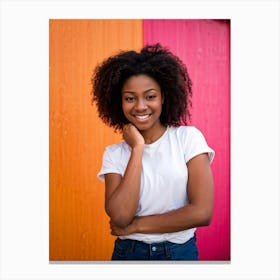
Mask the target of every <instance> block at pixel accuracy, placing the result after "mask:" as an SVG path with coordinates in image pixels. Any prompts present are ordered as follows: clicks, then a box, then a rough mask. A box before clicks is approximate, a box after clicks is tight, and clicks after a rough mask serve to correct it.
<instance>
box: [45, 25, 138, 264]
mask: <svg viewBox="0 0 280 280" xmlns="http://www.w3.org/2000/svg"><path fill="white" fill-rule="evenodd" d="M49 31H50V32H49V34H50V38H49V39H50V41H49V43H50V45H49V49H50V53H49V55H50V71H49V77H50V103H49V106H50V110H49V120H50V128H49V132H50V136H49V137H50V138H49V141H50V151H49V153H50V170H49V172H50V178H49V179H50V191H49V194H50V196H49V199H50V204H49V206H50V208H49V214H50V215H49V218H50V232H49V233H50V255H49V258H50V260H109V259H110V257H111V252H112V248H113V241H114V239H115V237H113V236H111V235H110V229H109V219H108V217H107V216H106V214H105V211H104V185H103V184H102V183H101V182H100V181H99V180H98V179H97V178H96V174H97V172H98V171H99V168H100V166H101V160H102V154H103V151H104V148H105V146H107V145H109V144H111V143H114V142H118V141H120V139H121V137H120V135H118V134H115V133H114V132H113V130H112V129H111V128H108V127H106V126H105V125H104V124H103V123H102V122H101V121H100V120H99V118H98V116H97V112H96V108H95V106H92V105H91V101H90V90H91V89H90V79H91V75H92V70H93V68H94V67H95V66H96V64H97V63H99V62H101V61H102V60H103V59H104V58H105V57H107V56H109V55H112V54H114V53H116V52H118V51H119V50H120V49H124V50H125V49H136V50H139V49H140V48H141V47H142V45H143V39H142V34H143V31H142V21H141V20H50V22H49Z"/></svg>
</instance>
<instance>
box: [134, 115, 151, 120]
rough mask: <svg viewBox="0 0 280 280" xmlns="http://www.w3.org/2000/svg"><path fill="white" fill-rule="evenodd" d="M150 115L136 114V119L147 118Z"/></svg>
mask: <svg viewBox="0 0 280 280" xmlns="http://www.w3.org/2000/svg"><path fill="white" fill-rule="evenodd" d="M149 116H150V115H141V116H135V117H136V119H139V120H145V119H147V118H148V117H149Z"/></svg>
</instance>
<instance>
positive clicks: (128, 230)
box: [110, 218, 137, 236]
mask: <svg viewBox="0 0 280 280" xmlns="http://www.w3.org/2000/svg"><path fill="white" fill-rule="evenodd" d="M136 219H137V218H135V219H134V220H133V221H132V223H131V224H129V225H128V226H127V227H125V228H120V227H118V226H117V225H116V224H115V223H114V222H113V221H112V220H110V228H111V234H112V235H116V236H124V235H129V234H132V233H135V230H136V227H135V221H136Z"/></svg>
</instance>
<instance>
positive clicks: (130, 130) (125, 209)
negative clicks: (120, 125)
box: [105, 124, 145, 228]
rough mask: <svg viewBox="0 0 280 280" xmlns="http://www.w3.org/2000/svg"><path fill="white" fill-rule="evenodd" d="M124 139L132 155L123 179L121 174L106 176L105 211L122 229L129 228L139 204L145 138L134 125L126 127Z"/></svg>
mask: <svg viewBox="0 0 280 280" xmlns="http://www.w3.org/2000/svg"><path fill="white" fill-rule="evenodd" d="M123 138H124V140H125V141H126V142H127V144H129V145H130V147H131V155H130V159H129V161H128V164H127V167H126V171H125V174H124V176H123V177H121V175H119V174H115V173H108V174H106V175H105V187H106V191H105V210H106V212H107V214H108V215H109V216H110V218H111V220H112V221H113V222H114V224H116V225H117V226H118V227H120V228H124V227H126V226H128V225H129V224H130V223H131V222H132V220H133V218H134V216H135V213H136V210H137V207H138V203H139V190H140V178H141V169H142V155H143V151H144V143H145V142H144V138H143V137H142V135H141V134H140V133H139V131H138V130H137V129H136V127H134V126H133V125H131V124H129V125H126V126H125V127H124V129H123Z"/></svg>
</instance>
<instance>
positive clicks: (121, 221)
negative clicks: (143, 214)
mask: <svg viewBox="0 0 280 280" xmlns="http://www.w3.org/2000/svg"><path fill="white" fill-rule="evenodd" d="M105 211H106V213H107V215H108V216H109V217H110V219H111V220H112V222H113V223H114V224H115V225H116V226H118V227H120V228H126V227H127V226H128V225H129V224H130V223H131V222H132V218H130V217H127V216H124V215H121V214H120V213H118V214H114V212H112V211H110V209H109V208H107V207H105Z"/></svg>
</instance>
